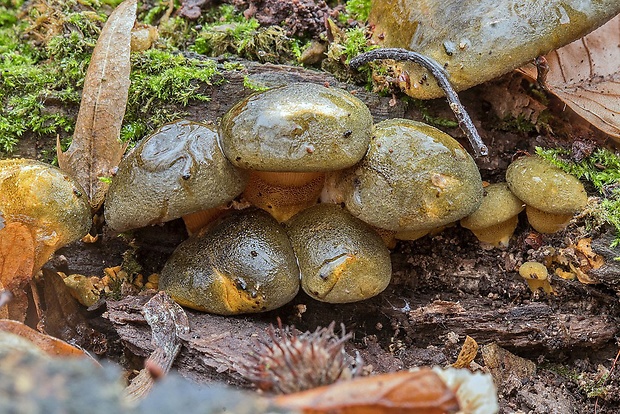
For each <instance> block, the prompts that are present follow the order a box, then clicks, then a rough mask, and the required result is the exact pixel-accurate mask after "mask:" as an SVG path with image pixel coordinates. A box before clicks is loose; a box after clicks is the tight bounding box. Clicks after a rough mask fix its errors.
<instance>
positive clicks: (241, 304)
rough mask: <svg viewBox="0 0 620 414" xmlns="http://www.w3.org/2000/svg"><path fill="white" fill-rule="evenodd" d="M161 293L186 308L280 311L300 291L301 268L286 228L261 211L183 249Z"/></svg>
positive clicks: (228, 220)
mask: <svg viewBox="0 0 620 414" xmlns="http://www.w3.org/2000/svg"><path fill="white" fill-rule="evenodd" d="M159 287H160V289H163V290H165V291H166V292H167V293H168V294H169V295H170V296H171V297H172V298H173V299H174V300H175V301H176V302H178V303H179V304H181V305H182V306H187V307H190V308H193V309H197V310H201V311H206V312H210V313H216V314H220V315H234V314H240V313H256V312H264V311H268V310H272V309H276V308H278V307H280V306H282V305H284V304H286V303H288V302H289V301H290V300H291V299H293V297H294V296H295V295H296V294H297V291H298V290H299V267H298V266H297V259H296V258H295V253H294V252H293V248H292V246H291V242H290V240H289V238H288V235H287V234H286V231H285V230H284V228H283V227H282V226H281V225H280V224H279V223H278V222H277V221H276V220H275V219H274V218H273V217H271V216H270V215H269V214H268V213H266V212H264V211H262V210H256V209H246V210H242V211H238V212H234V213H232V214H230V215H228V216H226V217H224V218H223V219H221V220H219V221H218V222H216V223H214V224H213V226H212V227H210V228H209V229H207V230H205V231H203V232H201V233H199V234H198V235H196V236H193V237H191V238H189V239H188V240H186V241H185V242H183V243H181V244H180V245H179V246H178V247H177V249H176V250H175V251H174V253H173V254H172V256H171V257H170V259H169V260H168V262H167V263H166V265H165V266H164V268H163V269H162V271H161V274H160V278H159Z"/></svg>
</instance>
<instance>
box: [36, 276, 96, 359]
mask: <svg viewBox="0 0 620 414" xmlns="http://www.w3.org/2000/svg"><path fill="white" fill-rule="evenodd" d="M43 296H44V300H45V312H44V313H43V317H42V318H41V320H40V321H39V323H38V324H37V330H39V331H41V332H45V333H46V334H48V335H52V336H54V337H56V338H59V339H62V340H63V341H67V342H70V343H72V344H75V345H77V346H79V347H81V348H84V349H87V350H89V351H92V352H93V353H95V354H98V355H101V354H104V353H105V352H106V351H107V346H108V344H107V339H106V337H105V335H103V334H101V333H100V332H97V331H95V330H94V329H93V328H91V327H90V325H89V324H88V320H87V319H86V317H85V316H84V315H83V313H82V311H83V309H82V307H81V306H80V305H79V304H78V302H77V301H76V300H75V299H74V298H73V297H72V296H71V294H70V293H69V289H68V288H67V286H66V285H65V282H64V281H63V280H62V277H60V275H59V274H58V273H57V272H54V271H52V270H49V269H46V268H43Z"/></svg>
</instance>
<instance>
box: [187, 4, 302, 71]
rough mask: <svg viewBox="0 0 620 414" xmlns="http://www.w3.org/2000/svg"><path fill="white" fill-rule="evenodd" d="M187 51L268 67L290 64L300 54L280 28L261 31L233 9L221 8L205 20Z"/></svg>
mask: <svg viewBox="0 0 620 414" xmlns="http://www.w3.org/2000/svg"><path fill="white" fill-rule="evenodd" d="M206 20H207V21H212V23H205V25H203V28H202V30H201V31H200V32H198V33H197V35H196V39H195V41H194V44H193V45H190V47H189V48H190V50H192V51H194V52H196V53H200V54H203V55H207V56H221V55H227V54H230V55H237V56H240V57H243V58H246V59H251V60H256V61H259V62H270V63H293V62H294V61H296V59H297V55H298V53H299V49H300V48H299V43H298V41H296V40H294V39H291V38H289V37H288V36H287V35H286V31H285V30H284V29H283V28H282V27H280V26H268V27H260V24H259V23H258V21H257V20H256V19H254V18H250V19H246V18H245V17H244V16H243V14H241V13H239V12H237V11H236V9H235V8H234V7H233V6H230V5H222V6H220V7H218V8H216V9H215V11H214V12H212V13H211V14H209V15H208V16H207V18H206Z"/></svg>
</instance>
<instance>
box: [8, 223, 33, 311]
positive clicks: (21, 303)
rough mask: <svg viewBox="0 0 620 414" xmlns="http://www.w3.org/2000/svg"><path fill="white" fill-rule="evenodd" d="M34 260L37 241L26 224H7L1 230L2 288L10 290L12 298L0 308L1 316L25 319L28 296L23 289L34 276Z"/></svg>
mask: <svg viewBox="0 0 620 414" xmlns="http://www.w3.org/2000/svg"><path fill="white" fill-rule="evenodd" d="M34 262H35V250H34V241H33V239H32V235H31V233H30V230H29V229H28V227H26V225H25V224H22V223H19V222H14V223H6V224H5V225H4V227H2V228H1V229H0V290H4V289H6V290H8V291H10V292H11V293H12V295H13V299H12V300H11V302H9V303H8V305H7V306H5V307H2V308H0V318H11V319H16V320H24V319H25V318H26V309H27V307H28V298H27V296H26V294H25V292H24V288H25V286H26V284H27V283H28V282H29V281H30V280H31V279H32V272H33V267H34Z"/></svg>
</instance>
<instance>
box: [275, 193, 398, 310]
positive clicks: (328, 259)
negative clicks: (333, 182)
mask: <svg viewBox="0 0 620 414" xmlns="http://www.w3.org/2000/svg"><path fill="white" fill-rule="evenodd" d="M287 231H288V233H289V236H290V238H291V242H292V244H293V249H294V250H295V254H296V255H297V260H298V262H299V269H300V272H301V286H302V288H303V290H304V291H305V292H306V293H307V294H308V295H310V296H311V297H313V298H315V299H318V300H320V301H324V302H330V303H348V302H356V301H360V300H364V299H368V298H370V297H373V296H376V295H378V294H379V293H381V292H382V291H383V290H384V289H385V288H386V287H387V286H388V284H389V283H390V278H391V277H392V264H391V261H390V252H389V250H388V249H387V247H386V246H385V244H384V243H383V239H382V238H381V236H379V234H377V233H376V232H375V231H374V230H373V229H372V228H371V227H370V226H369V225H367V224H366V223H364V222H363V221H361V220H359V219H357V218H355V217H353V216H352V215H351V214H350V213H349V212H347V211H346V210H344V209H343V208H341V207H340V206H337V205H334V204H318V205H316V206H313V207H310V208H308V209H306V210H303V211H301V212H299V213H298V214H296V215H295V216H293V218H291V219H290V220H289V221H288V222H287Z"/></svg>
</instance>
